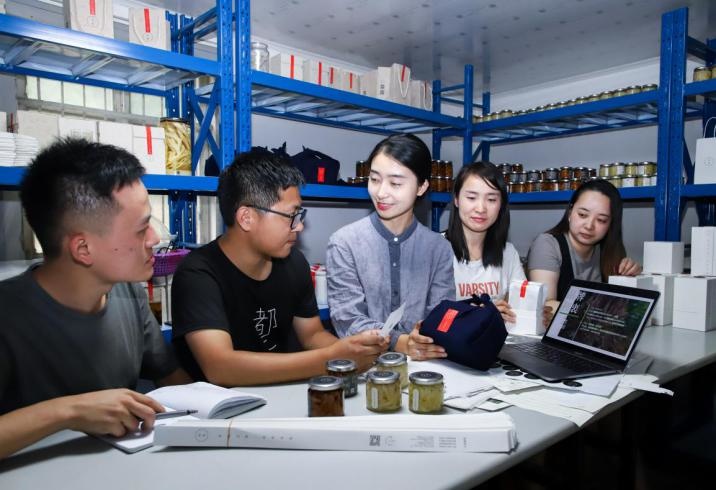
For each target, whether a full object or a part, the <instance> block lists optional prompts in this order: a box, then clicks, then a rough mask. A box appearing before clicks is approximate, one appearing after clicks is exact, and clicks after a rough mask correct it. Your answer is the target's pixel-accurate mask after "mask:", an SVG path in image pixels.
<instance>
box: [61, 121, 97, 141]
mask: <svg viewBox="0 0 716 490" xmlns="http://www.w3.org/2000/svg"><path fill="white" fill-rule="evenodd" d="M58 126H59V134H60V137H61V138H66V137H68V136H70V137H73V138H84V139H86V140H88V141H97V121H91V120H85V119H75V118H72V117H60V119H59V122H58Z"/></svg>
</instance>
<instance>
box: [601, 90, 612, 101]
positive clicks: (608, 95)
mask: <svg viewBox="0 0 716 490" xmlns="http://www.w3.org/2000/svg"><path fill="white" fill-rule="evenodd" d="M611 98H612V93H611V92H609V91H606V92H602V93H600V94H599V100H606V99H611Z"/></svg>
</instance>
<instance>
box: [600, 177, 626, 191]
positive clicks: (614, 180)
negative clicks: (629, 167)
mask: <svg viewBox="0 0 716 490" xmlns="http://www.w3.org/2000/svg"><path fill="white" fill-rule="evenodd" d="M604 180H606V181H607V182H609V183H610V184H612V185H613V186H614V187H616V188H617V189H619V188H620V187H621V186H622V176H621V175H610V176H609V177H607V178H606V179H604Z"/></svg>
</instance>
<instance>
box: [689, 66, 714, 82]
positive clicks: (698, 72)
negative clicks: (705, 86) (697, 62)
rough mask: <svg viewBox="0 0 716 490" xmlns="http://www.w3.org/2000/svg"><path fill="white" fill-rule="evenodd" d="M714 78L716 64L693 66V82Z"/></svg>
mask: <svg viewBox="0 0 716 490" xmlns="http://www.w3.org/2000/svg"><path fill="white" fill-rule="evenodd" d="M711 79H714V80H716V65H712V66H697V67H696V68H694V82H703V81H704V80H711Z"/></svg>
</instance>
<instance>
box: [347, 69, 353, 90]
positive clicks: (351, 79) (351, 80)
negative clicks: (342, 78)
mask: <svg viewBox="0 0 716 490" xmlns="http://www.w3.org/2000/svg"><path fill="white" fill-rule="evenodd" d="M348 78H349V79H350V85H349V88H350V89H351V90H353V74H352V73H351V75H350V77H348Z"/></svg>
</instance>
